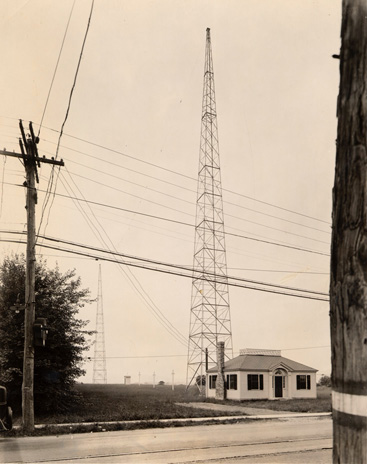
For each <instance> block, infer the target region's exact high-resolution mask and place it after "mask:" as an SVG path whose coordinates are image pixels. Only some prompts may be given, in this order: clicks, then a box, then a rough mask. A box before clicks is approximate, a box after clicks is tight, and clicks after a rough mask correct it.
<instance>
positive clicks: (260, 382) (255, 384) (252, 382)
mask: <svg viewBox="0 0 367 464" xmlns="http://www.w3.org/2000/svg"><path fill="white" fill-rule="evenodd" d="M247 389H248V390H264V376H263V374H247Z"/></svg>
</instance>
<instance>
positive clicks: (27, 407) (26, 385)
mask: <svg viewBox="0 0 367 464" xmlns="http://www.w3.org/2000/svg"><path fill="white" fill-rule="evenodd" d="M19 128H20V132H21V138H19V147H20V151H21V153H14V152H9V151H6V150H0V155H4V156H11V157H15V158H19V159H20V160H21V161H22V162H23V165H24V168H25V171H26V182H25V185H24V186H25V188H26V189H27V195H26V197H27V199H26V210H27V253H26V279H25V311H24V358H23V384H22V425H23V430H24V431H25V432H32V431H33V430H34V397H33V390H34V340H33V325H34V321H35V307H36V302H35V270H36V204H37V190H36V181H37V183H38V182H39V179H38V172H37V167H40V165H41V163H48V164H53V165H58V166H64V162H63V161H62V160H61V161H56V160H54V159H47V158H43V157H42V158H40V157H39V156H38V150H37V144H38V142H39V139H38V137H36V136H35V135H34V132H33V126H32V123H31V122H30V123H29V134H27V135H26V134H25V132H24V127H23V123H22V120H20V121H19Z"/></svg>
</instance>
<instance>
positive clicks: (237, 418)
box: [13, 412, 331, 430]
mask: <svg viewBox="0 0 367 464" xmlns="http://www.w3.org/2000/svg"><path fill="white" fill-rule="evenodd" d="M328 416H329V417H331V412H320V413H292V414H272V415H267V414H261V415H254V416H244V415H241V416H217V417H213V416H209V417H192V418H177V419H175V418H172V419H149V420H131V421H108V422H99V421H95V422H76V423H66V424H37V425H35V426H34V428H35V429H38V430H42V429H44V428H47V427H56V428H57V427H59V428H63V427H70V428H73V427H79V426H83V425H85V426H92V425H96V426H103V425H118V424H121V425H129V424H160V423H162V424H166V423H170V422H172V423H177V422H179V423H183V424H184V423H185V422H187V424H188V425H189V424H190V423H192V422H196V423H200V422H206V423H208V422H212V423H220V422H224V421H228V420H232V421H234V420H235V421H247V420H261V419H263V420H265V419H266V420H270V419H292V418H299V417H328ZM20 428H21V426H19V425H17V426H14V427H13V429H15V430H19V429H20Z"/></svg>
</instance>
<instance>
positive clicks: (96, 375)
mask: <svg viewBox="0 0 367 464" xmlns="http://www.w3.org/2000/svg"><path fill="white" fill-rule="evenodd" d="M93 383H107V369H106V351H105V344H104V320H103V299H102V272H101V265H99V269H98V296H97V317H96V337H95V342H94V365H93Z"/></svg>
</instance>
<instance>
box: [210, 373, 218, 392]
mask: <svg viewBox="0 0 367 464" xmlns="http://www.w3.org/2000/svg"><path fill="white" fill-rule="evenodd" d="M216 384H217V376H216V375H209V389H210V390H213V389H214V388H215V387H216Z"/></svg>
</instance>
